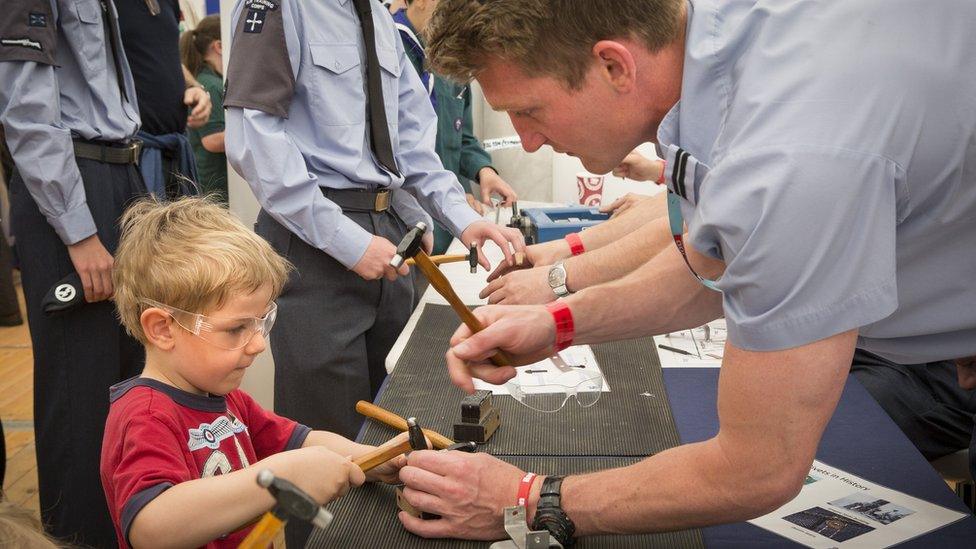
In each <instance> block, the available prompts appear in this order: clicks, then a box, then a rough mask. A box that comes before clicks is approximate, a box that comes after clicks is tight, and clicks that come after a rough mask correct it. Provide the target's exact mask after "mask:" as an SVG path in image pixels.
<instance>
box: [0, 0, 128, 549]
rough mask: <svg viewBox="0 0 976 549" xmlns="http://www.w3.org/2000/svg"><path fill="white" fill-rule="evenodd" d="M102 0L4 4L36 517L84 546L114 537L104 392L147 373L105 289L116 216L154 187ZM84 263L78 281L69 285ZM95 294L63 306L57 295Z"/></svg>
mask: <svg viewBox="0 0 976 549" xmlns="http://www.w3.org/2000/svg"><path fill="white" fill-rule="evenodd" d="M118 36H119V30H118V22H117V14H116V11H115V6H114V4H113V3H112V2H111V1H108V0H104V1H99V0H74V1H68V0H20V1H17V2H9V3H5V4H4V6H3V10H2V11H0V123H2V124H3V126H4V128H5V129H6V140H7V145H8V146H9V147H10V152H11V154H12V156H13V159H14V163H15V165H16V171H15V173H14V174H13V177H12V178H11V181H10V206H11V228H12V230H13V233H14V235H16V238H17V251H18V255H19V258H20V268H21V273H22V275H23V286H24V297H25V298H26V301H27V317H28V321H29V323H30V332H31V343H32V346H33V352H34V432H35V437H36V443H37V472H38V488H39V490H38V491H39V496H40V507H41V518H42V519H43V522H44V524H45V525H46V527H47V528H48V530H49V532H50V533H51V534H53V535H54V536H56V537H59V538H63V539H66V540H70V541H71V542H72V543H75V544H82V545H91V546H95V547H108V546H112V545H114V544H115V543H116V542H115V529H114V527H113V526H112V521H111V518H110V517H109V513H108V507H107V506H106V504H105V497H104V495H103V492H102V485H101V479H100V478H99V475H98V463H99V458H100V451H101V441H102V431H103V430H104V426H105V418H106V417H107V415H108V398H107V392H106V391H108V388H109V387H110V386H112V385H114V384H115V383H118V382H120V381H122V380H123V379H126V378H128V377H132V376H135V375H138V374H139V372H140V371H141V370H142V363H143V350H142V345H141V344H139V342H137V341H136V340H134V339H132V338H131V337H129V336H128V335H127V334H126V333H125V330H124V328H122V327H121V325H120V324H119V322H118V320H117V319H116V317H115V307H114V306H113V305H112V303H111V302H110V301H108V298H109V297H111V295H112V293H113V289H112V253H113V252H114V251H115V247H116V245H117V244H118V239H119V229H118V224H117V222H118V218H119V217H120V216H121V214H122V212H123V210H124V208H125V206H126V205H127V204H128V202H129V201H131V200H133V199H134V198H136V197H138V196H140V195H143V194H145V185H144V184H143V182H142V178H141V176H140V175H139V173H138V171H137V169H136V160H137V159H138V154H139V144H138V143H136V142H135V141H133V137H134V136H135V135H136V132H137V131H138V129H139V123H140V119H139V112H138V107H137V103H136V94H135V87H134V85H133V82H132V75H131V73H130V72H129V64H128V61H127V60H126V57H125V53H124V52H123V50H122V43H121V42H120V40H119V39H118ZM72 272H76V273H77V274H78V275H79V277H80V284H81V286H80V287H75V286H72V285H64V286H62V285H60V281H62V279H64V278H65V277H67V276H68V275H70V274H71V273H72ZM54 290H59V291H58V292H57V293H56V297H57V298H60V299H62V300H63V301H67V302H70V301H71V299H70V298H72V297H75V296H77V295H78V294H80V293H81V292H84V297H85V301H87V303H85V304H83V305H80V306H78V307H74V308H72V309H71V310H69V311H65V312H61V313H60V314H58V315H55V316H49V315H47V314H45V312H44V310H43V308H42V302H43V301H44V299H45V295H47V294H48V293H49V292H52V293H54Z"/></svg>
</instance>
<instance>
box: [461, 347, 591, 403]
mask: <svg viewBox="0 0 976 549" xmlns="http://www.w3.org/2000/svg"><path fill="white" fill-rule="evenodd" d="M516 372H518V374H517V375H516V376H515V378H514V379H512V380H511V381H510V382H509V383H514V384H516V385H518V386H519V387H521V388H522V390H523V391H525V392H526V393H535V394H539V393H555V392H560V391H561V389H559V386H563V385H567V384H574V383H579V382H580V381H582V380H583V379H584V377H585V374H587V373H592V374H599V375H600V376H602V375H603V372H602V371H601V370H600V364H599V363H598V362H597V360H596V357H595V356H594V355H593V350H592V349H591V348H590V346H589V345H574V346H572V347H569V348H567V349H563V350H562V351H560V352H559V354H558V355H557V357H553V358H547V359H545V360H541V361H539V362H536V363H534V364H531V365H529V366H519V367H518V368H516ZM474 388H475V389H476V390H478V391H491V392H492V393H494V394H496V395H509V394H511V391H509V390H508V387H506V386H505V385H492V384H490V383H485V382H484V381H481V380H480V379H475V380H474ZM602 390H603V392H604V393H609V392H610V385H608V384H607V381H606V378H604V380H603V389H602Z"/></svg>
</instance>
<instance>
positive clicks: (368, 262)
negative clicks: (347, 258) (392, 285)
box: [352, 235, 410, 281]
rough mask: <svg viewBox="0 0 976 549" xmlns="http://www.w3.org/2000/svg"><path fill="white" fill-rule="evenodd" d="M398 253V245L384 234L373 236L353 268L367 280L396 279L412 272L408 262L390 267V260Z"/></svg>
mask: <svg viewBox="0 0 976 549" xmlns="http://www.w3.org/2000/svg"><path fill="white" fill-rule="evenodd" d="M394 255H396V246H395V245H394V244H393V243H392V242H390V241H389V240H387V239H385V238H383V237H382V236H375V235H374V236H373V238H372V240H370V241H369V246H368V247H367V248H366V253H364V254H363V257H361V258H360V259H359V261H358V262H357V263H356V265H354V266H353V268H352V270H353V272H354V273H356V274H358V275H359V276H361V277H363V278H364V279H365V280H379V279H380V278H382V277H384V276H385V277H386V279H387V280H391V281H392V280H396V278H397V276H398V275H399V276H406V275H408V274H410V268H409V267H407V264H406V262H404V264H403V265H400V268H399V269H394V268H393V267H390V260H391V259H393V256H394Z"/></svg>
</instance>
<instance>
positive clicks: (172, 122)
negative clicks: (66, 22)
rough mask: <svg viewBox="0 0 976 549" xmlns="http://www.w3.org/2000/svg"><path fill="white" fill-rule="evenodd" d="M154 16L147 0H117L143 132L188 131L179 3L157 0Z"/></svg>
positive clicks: (124, 44)
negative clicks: (147, 4) (157, 11)
mask: <svg viewBox="0 0 976 549" xmlns="http://www.w3.org/2000/svg"><path fill="white" fill-rule="evenodd" d="M158 2H159V9H160V13H159V15H155V16H154V15H151V14H150V13H149V8H148V7H147V6H146V0H115V7H116V8H117V9H118V11H119V28H120V30H121V33H122V45H123V46H124V47H125V55H126V57H127V58H128V59H129V67H130V68H131V69H132V77H133V79H135V83H136V95H138V96H139V114H140V115H141V116H142V129H143V131H145V132H147V133H150V134H153V135H162V134H166V133H181V132H183V130H185V129H186V115H187V112H186V105H184V104H183V94H184V92H185V90H186V82H185V81H184V80H183V68H182V65H181V64H180V45H179V42H180V4H179V0H158Z"/></svg>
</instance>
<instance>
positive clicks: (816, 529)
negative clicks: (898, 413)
mask: <svg viewBox="0 0 976 549" xmlns="http://www.w3.org/2000/svg"><path fill="white" fill-rule="evenodd" d="M965 516H966V515H965V514H963V513H959V512H957V511H953V510H951V509H947V508H945V507H942V506H939V505H935V504H932V503H929V502H927V501H923V500H920V499H918V498H914V497H912V496H909V495H907V494H903V493H901V492H897V491H895V490H891V489H890V488H885V487H884V486H879V485H877V484H874V483H872V482H869V481H867V480H864V479H862V478H859V477H856V476H854V475H850V474H848V473H846V472H844V471H841V470H840V469H836V468H834V467H831V466H829V465H826V464H824V463H822V462H819V461H814V462H813V466H812V467H811V468H810V474H809V475H808V476H807V481H806V484H804V486H803V489H802V490H800V494H799V495H798V496H797V497H796V498H795V499H793V501H791V502H789V503H787V504H786V505H784V506H782V507H780V508H779V509H777V510H776V511H773V512H772V513H770V514H768V515H765V516H763V517H759V518H757V519H754V520H750V521H749V522H751V523H752V524H755V525H756V526H759V527H760V528H765V529H766V530H769V531H770V532H774V533H776V534H779V535H781V536H783V537H786V538H789V539H791V540H793V541H795V542H797V543H801V544H803V545H806V546H807V547H823V548H829V547H840V548H848V547H890V546H892V545H895V544H897V543H902V542H904V541H907V540H909V539H912V538H915V537H918V536H920V535H922V534H924V533H926V532H930V531H932V530H935V529H937V528H941V527H943V526H946V525H948V524H951V523H953V522H955V521H957V520H959V519H961V518H963V517H965Z"/></svg>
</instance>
